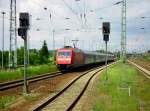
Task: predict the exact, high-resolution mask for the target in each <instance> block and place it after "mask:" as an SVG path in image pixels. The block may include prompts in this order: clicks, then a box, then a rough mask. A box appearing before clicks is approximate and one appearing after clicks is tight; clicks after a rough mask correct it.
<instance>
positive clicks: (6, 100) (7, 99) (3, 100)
mask: <svg viewBox="0 0 150 111" xmlns="http://www.w3.org/2000/svg"><path fill="white" fill-rule="evenodd" d="M15 99H16V98H15V96H2V97H0V109H4V108H7V107H8V106H9V105H10V104H12V103H13V101H14V100H15Z"/></svg>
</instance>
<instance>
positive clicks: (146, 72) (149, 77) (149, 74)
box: [128, 60, 150, 79]
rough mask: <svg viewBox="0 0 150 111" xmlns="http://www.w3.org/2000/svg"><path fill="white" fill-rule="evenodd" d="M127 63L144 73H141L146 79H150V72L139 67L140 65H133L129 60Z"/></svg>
mask: <svg viewBox="0 0 150 111" xmlns="http://www.w3.org/2000/svg"><path fill="white" fill-rule="evenodd" d="M128 62H129V63H130V64H131V65H133V66H135V67H136V68H137V69H138V70H140V71H142V72H144V73H142V74H143V75H144V76H146V77H147V78H148V79H150V71H148V70H146V69H145V68H143V67H141V66H140V65H137V64H136V63H134V62H132V61H130V60H128Z"/></svg>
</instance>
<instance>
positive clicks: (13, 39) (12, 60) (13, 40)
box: [9, 0, 17, 68]
mask: <svg viewBox="0 0 150 111" xmlns="http://www.w3.org/2000/svg"><path fill="white" fill-rule="evenodd" d="M16 29H17V22H16V0H10V46H9V67H13V68H15V67H17V30H16Z"/></svg>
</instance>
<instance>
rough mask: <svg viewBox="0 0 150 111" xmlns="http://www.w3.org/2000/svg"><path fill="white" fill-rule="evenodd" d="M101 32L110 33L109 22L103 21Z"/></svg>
mask: <svg viewBox="0 0 150 111" xmlns="http://www.w3.org/2000/svg"><path fill="white" fill-rule="evenodd" d="M103 34H104V35H105V34H110V23H109V22H103Z"/></svg>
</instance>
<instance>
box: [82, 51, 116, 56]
mask: <svg viewBox="0 0 150 111" xmlns="http://www.w3.org/2000/svg"><path fill="white" fill-rule="evenodd" d="M83 52H84V53H85V54H90V55H103V56H105V55H106V54H105V53H100V52H96V51H83ZM107 55H108V56H114V55H113V54H107Z"/></svg>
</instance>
